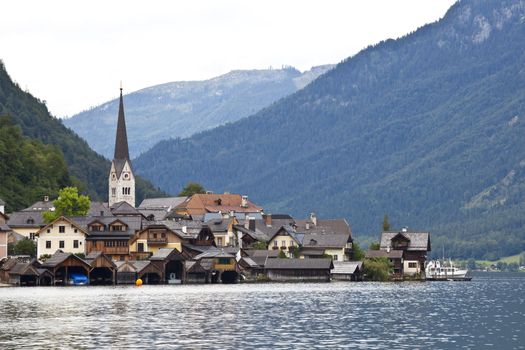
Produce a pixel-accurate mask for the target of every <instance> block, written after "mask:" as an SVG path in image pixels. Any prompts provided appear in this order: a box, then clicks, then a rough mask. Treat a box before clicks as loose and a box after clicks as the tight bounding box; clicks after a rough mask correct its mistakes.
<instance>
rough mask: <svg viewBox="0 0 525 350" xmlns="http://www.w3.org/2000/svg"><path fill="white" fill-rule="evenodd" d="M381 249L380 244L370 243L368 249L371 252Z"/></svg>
mask: <svg viewBox="0 0 525 350" xmlns="http://www.w3.org/2000/svg"><path fill="white" fill-rule="evenodd" d="M380 247H381V245H380V244H379V242H372V243H370V246H369V247H368V249H370V250H379V248H380Z"/></svg>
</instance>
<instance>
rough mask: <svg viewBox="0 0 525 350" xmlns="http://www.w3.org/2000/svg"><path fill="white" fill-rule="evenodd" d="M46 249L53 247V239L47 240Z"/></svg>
mask: <svg viewBox="0 0 525 350" xmlns="http://www.w3.org/2000/svg"><path fill="white" fill-rule="evenodd" d="M46 249H51V241H46Z"/></svg>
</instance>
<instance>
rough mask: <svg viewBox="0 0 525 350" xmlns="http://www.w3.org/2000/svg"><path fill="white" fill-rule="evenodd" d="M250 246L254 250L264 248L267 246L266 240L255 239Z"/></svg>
mask: <svg viewBox="0 0 525 350" xmlns="http://www.w3.org/2000/svg"><path fill="white" fill-rule="evenodd" d="M252 248H253V249H255V250H266V249H268V247H267V246H266V242H261V241H257V242H255V243H254V244H252Z"/></svg>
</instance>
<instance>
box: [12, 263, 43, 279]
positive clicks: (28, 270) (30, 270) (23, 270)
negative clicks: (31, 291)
mask: <svg viewBox="0 0 525 350" xmlns="http://www.w3.org/2000/svg"><path fill="white" fill-rule="evenodd" d="M9 274H10V275H31V276H38V275H39V273H38V271H37V270H36V268H35V267H33V265H32V264H31V263H27V262H26V263H24V262H18V263H17V264H16V265H15V266H13V267H12V268H11V270H9Z"/></svg>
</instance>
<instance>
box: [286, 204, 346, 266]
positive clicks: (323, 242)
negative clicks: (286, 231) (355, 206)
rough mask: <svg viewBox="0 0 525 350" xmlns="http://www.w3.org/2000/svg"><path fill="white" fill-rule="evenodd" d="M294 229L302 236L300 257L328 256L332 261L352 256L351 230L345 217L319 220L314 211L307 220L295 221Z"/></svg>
mask: <svg viewBox="0 0 525 350" xmlns="http://www.w3.org/2000/svg"><path fill="white" fill-rule="evenodd" d="M295 225H296V231H297V232H303V233H304V237H303V240H302V246H301V251H300V253H299V254H300V257H301V258H316V257H322V256H330V257H332V259H333V260H334V261H349V260H350V259H351V258H352V243H353V238H352V230H351V229H350V225H348V222H347V221H346V220H345V219H328V220H320V219H318V218H317V216H316V215H315V213H311V214H310V218H309V219H307V220H298V221H296V223H295Z"/></svg>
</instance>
